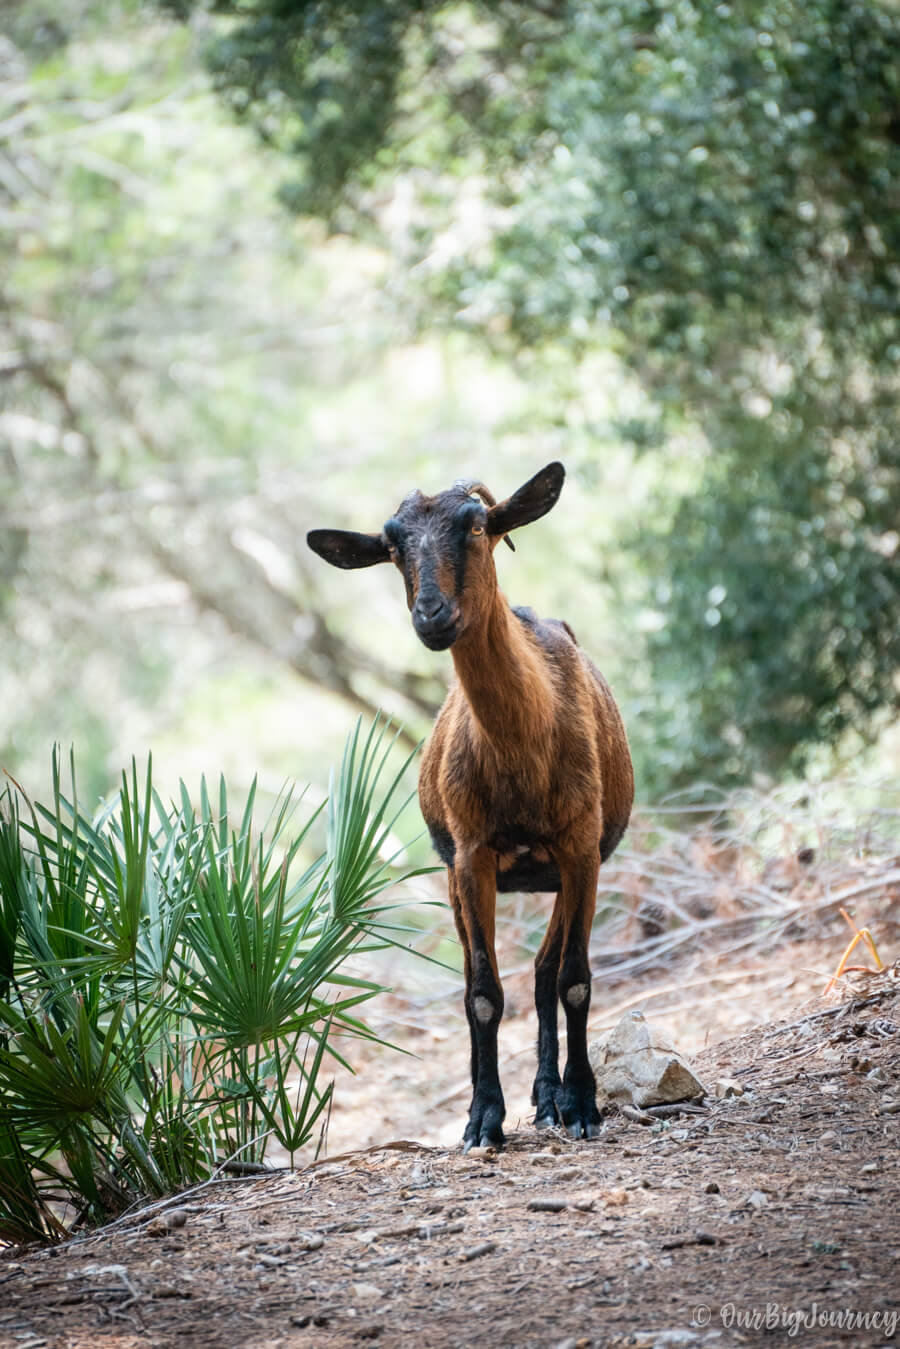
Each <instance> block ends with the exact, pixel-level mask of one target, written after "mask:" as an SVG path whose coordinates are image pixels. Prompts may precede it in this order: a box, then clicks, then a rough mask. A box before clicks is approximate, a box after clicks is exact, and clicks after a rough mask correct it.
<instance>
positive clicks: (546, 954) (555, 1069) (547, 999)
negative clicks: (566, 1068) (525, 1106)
mask: <svg viewBox="0 0 900 1349" xmlns="http://www.w3.org/2000/svg"><path fill="white" fill-rule="evenodd" d="M563 913H564V908H563V897H562V895H561V894H558V895H557V896H556V902H555V904H554V905H553V913H552V915H551V918H550V924H549V926H548V928H547V932H546V934H545V936H544V940H543V941H542V942H541V948H540V950H539V951H538V953H537V955H536V956H535V958H534V1005H535V1007H536V1009H537V1016H538V1044H537V1058H538V1067H537V1076H536V1077H535V1079H534V1086H533V1087H532V1089H531V1102H532V1105H534V1106H535V1107H536V1109H535V1114H534V1127H535V1128H536V1129H547V1128H551V1127H552V1126H553V1125H554V1124H556V1122H557V1115H556V1098H557V1096H558V1095H559V1089H560V1087H561V1085H562V1083H561V1082H560V1078H559V1036H558V1031H557V1024H556V999H557V997H558V996H559V994H558V991H557V984H558V982H559V959H560V953H561V951H562V939H563Z"/></svg>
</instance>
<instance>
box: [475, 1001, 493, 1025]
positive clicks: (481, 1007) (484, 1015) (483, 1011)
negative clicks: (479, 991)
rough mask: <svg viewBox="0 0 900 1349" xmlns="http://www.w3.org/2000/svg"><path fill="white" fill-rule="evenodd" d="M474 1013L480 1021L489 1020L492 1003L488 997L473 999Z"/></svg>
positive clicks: (491, 1013) (491, 1014)
mask: <svg viewBox="0 0 900 1349" xmlns="http://www.w3.org/2000/svg"><path fill="white" fill-rule="evenodd" d="M475 1015H476V1016H477V1017H478V1020H479V1021H481V1022H485V1021H490V1019H491V1017H492V1016H493V1015H494V1004H493V1003H492V1002H491V1000H490V998H476V999H475Z"/></svg>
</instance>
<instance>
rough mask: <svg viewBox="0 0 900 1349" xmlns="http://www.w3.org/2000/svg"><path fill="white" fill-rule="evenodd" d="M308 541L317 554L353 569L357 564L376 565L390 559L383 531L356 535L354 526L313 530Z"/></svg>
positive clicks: (333, 564)
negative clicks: (350, 527)
mask: <svg viewBox="0 0 900 1349" xmlns="http://www.w3.org/2000/svg"><path fill="white" fill-rule="evenodd" d="M306 542H307V543H308V544H309V546H310V548H311V549H312V550H313V552H314V553H318V554H319V557H324V559H325V561H326V562H330V563H331V565H332V567H343V568H344V569H345V570H346V571H350V570H352V569H353V568H355V567H374V566H375V563H376V562H387V561H388V559H389V558H390V553H389V552H388V546H387V544H386V543H385V541H384V538H383V536H382V535H381V534H354V533H353V531H352V530H350V529H312V530H310V532H309V533H308V534H307V536H306Z"/></svg>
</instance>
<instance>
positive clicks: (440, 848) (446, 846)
mask: <svg viewBox="0 0 900 1349" xmlns="http://www.w3.org/2000/svg"><path fill="white" fill-rule="evenodd" d="M428 832H429V834H430V835H431V846H432V847H433V848H434V850H435V852H436V853H437V855H438V857H439V858H440V859H441V861H442V862H443V863H444V865H445V866H448V867H452V866H453V864H454V862H455V861H456V844H455V843H454V842H453V835H452V834H451V833H450V830H449V829H442V828H441V826H440V825H439V824H430V825H429V826H428Z"/></svg>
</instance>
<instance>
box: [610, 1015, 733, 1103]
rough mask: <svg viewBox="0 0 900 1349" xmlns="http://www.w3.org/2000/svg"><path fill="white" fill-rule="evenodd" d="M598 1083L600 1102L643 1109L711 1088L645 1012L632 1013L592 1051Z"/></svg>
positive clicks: (687, 1098) (700, 1093)
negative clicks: (648, 1018) (700, 1079)
mask: <svg viewBox="0 0 900 1349" xmlns="http://www.w3.org/2000/svg"><path fill="white" fill-rule="evenodd" d="M588 1056H589V1058H590V1062H591V1067H592V1068H593V1070H594V1077H595V1079H596V1082H597V1104H598V1105H600V1106H603V1105H606V1104H607V1103H608V1102H615V1103H616V1104H619V1105H633V1106H637V1107H639V1108H640V1107H642V1106H647V1105H665V1104H667V1103H670V1102H675V1101H687V1100H690V1099H692V1098H693V1097H695V1096H702V1095H704V1094H705V1091H706V1088H705V1087H704V1086H703V1083H702V1082H700V1081H699V1079H698V1078H696V1077H695V1076H694V1074H693V1072H692V1071H691V1069H690V1066H689V1065H688V1064H687V1062H686V1061H685V1060H684V1058H682V1056H681V1055H680V1054H679V1053H678V1050H677V1049H676V1048H675V1046H674V1045H673V1044H672V1042H671V1041H670V1040H669V1039H668V1038H667V1037H666V1036H665V1035H664V1034H663V1033H662V1032H661V1031H660V1030H658V1029H657V1028H656V1027H655V1026H651V1025H650V1024H649V1022H647V1021H646V1020H645V1018H644V1016H643V1014H642V1013H641V1012H633V1011H632V1012H626V1013H625V1015H624V1016H623V1017H622V1019H621V1021H620V1022H619V1024H618V1025H617V1026H615V1027H614V1028H613V1030H611V1031H609V1032H608V1033H607V1034H606V1035H604V1036H601V1037H600V1039H598V1040H594V1041H593V1043H592V1044H591V1046H590V1048H589V1050H588Z"/></svg>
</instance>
